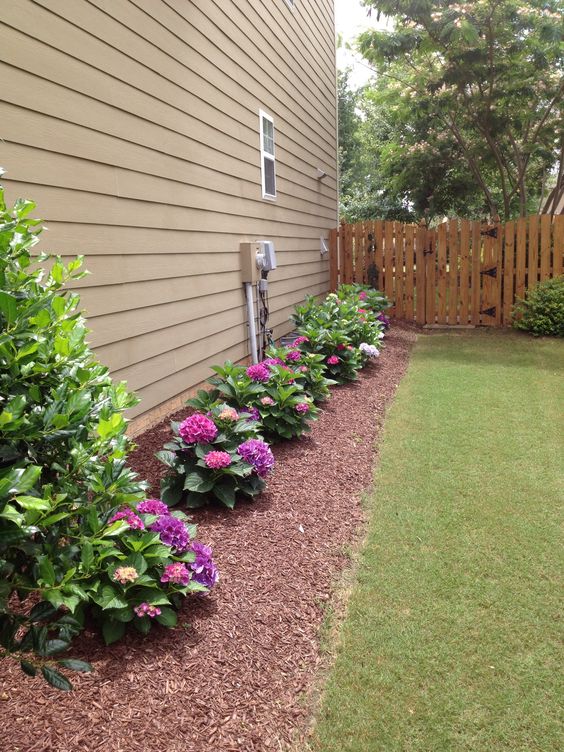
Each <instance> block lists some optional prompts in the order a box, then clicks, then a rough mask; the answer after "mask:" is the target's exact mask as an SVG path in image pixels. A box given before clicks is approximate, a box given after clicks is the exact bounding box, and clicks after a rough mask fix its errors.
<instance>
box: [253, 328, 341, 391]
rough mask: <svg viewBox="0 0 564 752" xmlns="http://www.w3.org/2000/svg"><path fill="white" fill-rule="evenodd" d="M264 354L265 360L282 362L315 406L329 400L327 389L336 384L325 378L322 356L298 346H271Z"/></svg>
mask: <svg viewBox="0 0 564 752" xmlns="http://www.w3.org/2000/svg"><path fill="white" fill-rule="evenodd" d="M298 342H299V341H298ZM297 353H299V358H295V357H294V355H295V354H297ZM265 354H266V359H267V360H268V359H278V360H280V361H282V363H284V364H285V365H286V367H287V368H289V369H290V370H291V371H292V373H293V374H294V378H295V380H296V383H297V384H299V385H300V386H302V387H303V390H304V392H305V394H306V395H307V396H308V397H311V399H312V400H313V401H314V402H315V403H316V404H317V403H319V402H324V401H325V400H326V399H329V397H330V391H329V388H330V387H331V386H334V385H335V384H336V383H337V382H336V381H334V380H333V379H329V378H327V376H326V373H327V368H326V366H325V363H324V359H323V355H320V354H318V353H313V352H305V351H304V350H303V349H302V347H301V345H300V344H294V345H291V346H289V347H288V346H286V347H276V346H274V345H271V346H270V347H269V348H268V349H267V350H266V353H265Z"/></svg>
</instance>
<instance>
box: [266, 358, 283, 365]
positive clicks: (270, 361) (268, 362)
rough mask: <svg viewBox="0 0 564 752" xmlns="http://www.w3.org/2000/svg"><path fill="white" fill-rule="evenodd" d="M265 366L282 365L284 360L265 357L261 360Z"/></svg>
mask: <svg viewBox="0 0 564 752" xmlns="http://www.w3.org/2000/svg"><path fill="white" fill-rule="evenodd" d="M262 362H263V363H264V365H265V366H283V365H284V361H283V360H281V359H280V358H266V359H265V360H263V361H262Z"/></svg>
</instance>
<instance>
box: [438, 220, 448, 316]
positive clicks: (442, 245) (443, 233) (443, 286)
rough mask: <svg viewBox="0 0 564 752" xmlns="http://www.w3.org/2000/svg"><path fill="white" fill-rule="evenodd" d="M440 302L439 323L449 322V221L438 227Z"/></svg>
mask: <svg viewBox="0 0 564 752" xmlns="http://www.w3.org/2000/svg"><path fill="white" fill-rule="evenodd" d="M437 265H438V270H437V271H438V276H439V279H438V284H437V290H438V303H437V323H438V324H446V323H447V223H446V222H443V223H442V224H440V225H439V227H438V229H437Z"/></svg>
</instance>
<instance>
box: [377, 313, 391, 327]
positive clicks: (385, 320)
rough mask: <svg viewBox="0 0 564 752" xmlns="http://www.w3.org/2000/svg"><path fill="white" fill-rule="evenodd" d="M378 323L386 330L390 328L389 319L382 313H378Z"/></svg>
mask: <svg viewBox="0 0 564 752" xmlns="http://www.w3.org/2000/svg"><path fill="white" fill-rule="evenodd" d="M377 319H378V321H381V322H382V324H384V327H385V328H386V329H389V328H390V319H389V318H388V317H387V316H386V314H384V313H379V314H378V316H377Z"/></svg>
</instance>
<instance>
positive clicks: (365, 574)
mask: <svg viewBox="0 0 564 752" xmlns="http://www.w3.org/2000/svg"><path fill="white" fill-rule="evenodd" d="M563 369H564V343H563V342H561V341H560V342H557V341H548V340H535V339H533V338H529V337H526V336H520V335H518V334H514V333H506V332H494V331H491V330H490V331H476V332H464V333H454V332H452V333H448V334H434V335H431V336H425V335H422V336H420V337H419V342H418V344H417V346H416V348H415V352H414V355H413V359H412V362H411V365H410V368H409V371H408V374H407V376H406V377H405V379H404V381H403V382H402V384H401V385H400V388H399V392H398V395H397V398H396V401H395V402H394V404H393V406H392V408H391V409H390V411H389V413H388V417H387V420H386V426H385V435H384V440H383V445H382V454H381V461H380V466H379V469H378V471H377V474H376V485H375V491H374V494H373V496H372V499H371V502H370V513H371V523H370V528H369V534H368V539H367V542H366V544H365V548H364V549H363V552H362V554H361V556H360V561H359V571H358V576H357V579H356V582H355V585H354V588H353V592H352V595H351V599H350V602H349V607H348V614H347V617H346V621H345V623H344V625H343V627H342V630H341V633H340V637H339V646H338V650H337V659H336V664H335V666H334V669H333V670H332V672H331V674H330V677H329V680H328V684H327V687H326V691H325V695H324V700H323V703H322V708H321V711H320V716H319V719H318V724H317V728H316V731H315V735H314V740H313V742H312V747H313V749H315V750H319V751H320V752H380V751H381V752H396V751H398V752H399V751H400V750H401V751H402V752H404V751H405V752H411V751H412V750H418V751H421V752H423V751H425V752H441V751H442V750H449V751H450V750H453V752H454V751H458V750H461V751H462V750H464V751H466V750H468V751H470V750H472V752H488V751H490V750H495V751H496V752H497V751H498V750H522V751H523V752H525V751H526V752H534V751H536V750H542V751H543V752H548V751H549V750H554V752H556V750H562V749H564V737H563V734H562V726H561V725H560V724H561V722H562V716H561V715H560V713H561V705H560V702H561V701H562V699H563V697H564V694H563V691H564V686H563V683H562V657H563V656H562V652H561V638H562V636H563V634H562V625H561V621H560V620H559V619H560V611H561V598H560V594H561V591H559V577H560V575H561V573H562V571H563V564H564V561H563V558H562V547H561V544H562V539H561V538H560V532H559V525H560V524H561V522H562V515H561V511H562V510H561V508H559V505H561V502H562V492H563V489H562V466H563V460H564V452H563V450H564V446H563V442H562V436H563V434H564V431H563V428H564V426H563V424H562V409H563V407H564V389H563V379H562V376H563ZM560 585H561V583H560Z"/></svg>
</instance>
